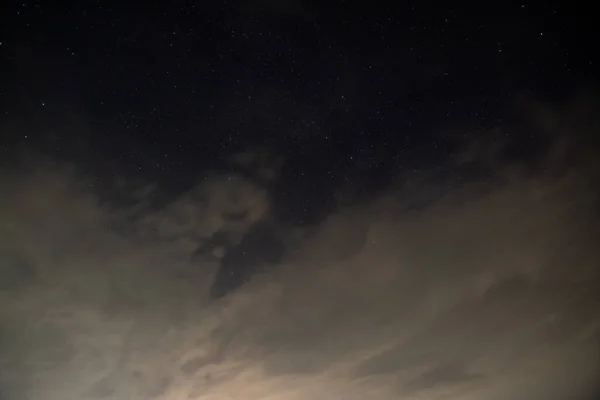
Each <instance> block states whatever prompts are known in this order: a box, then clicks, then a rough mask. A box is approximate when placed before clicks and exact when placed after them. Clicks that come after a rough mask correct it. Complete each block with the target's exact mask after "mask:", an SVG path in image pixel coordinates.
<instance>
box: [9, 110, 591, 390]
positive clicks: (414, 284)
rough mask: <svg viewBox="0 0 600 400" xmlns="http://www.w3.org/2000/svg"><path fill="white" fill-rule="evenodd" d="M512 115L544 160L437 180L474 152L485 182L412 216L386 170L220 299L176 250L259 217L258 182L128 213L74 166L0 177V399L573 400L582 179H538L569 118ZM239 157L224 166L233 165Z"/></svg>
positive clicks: (586, 339)
mask: <svg viewBox="0 0 600 400" xmlns="http://www.w3.org/2000/svg"><path fill="white" fill-rule="evenodd" d="M530 104H531V103H530ZM541 110H542V111H544V109H541ZM577 110H580V108H577ZM528 115H529V116H530V117H532V118H531V120H534V121H538V122H540V121H541V122H542V128H543V129H546V130H548V129H550V130H552V129H554V130H553V131H552V132H550V133H551V134H552V135H554V136H556V135H557V134H559V135H558V138H557V139H556V140H554V139H553V141H552V143H561V147H560V148H559V150H561V151H554V149H555V148H556V147H552V146H551V147H550V150H551V151H549V152H547V153H545V154H549V156H548V157H541V158H540V159H541V160H546V161H544V162H541V164H540V165H541V168H537V169H535V170H531V169H530V170H529V172H528V173H525V172H526V171H525V170H523V169H522V167H520V166H517V164H515V162H514V161H515V160H514V159H511V158H510V157H508V158H507V159H505V160H509V161H510V163H509V164H506V163H505V161H502V160H503V158H502V157H501V154H503V153H502V147H498V146H496V145H497V144H498V143H499V142H494V143H493V144H494V145H495V146H492V147H490V149H491V150H490V151H489V152H482V150H481V147H480V148H479V149H477V150H475V151H469V152H463V153H462V154H461V156H460V157H457V158H455V159H454V161H453V162H454V163H455V164H456V165H453V166H448V168H450V167H452V168H454V167H458V166H461V165H464V164H465V163H467V161H468V162H475V163H477V162H479V161H481V159H482V155H484V156H483V161H490V160H492V159H494V160H496V161H494V162H492V163H488V166H490V165H491V166H492V167H493V168H492V169H493V170H494V173H495V174H496V175H495V176H497V177H499V178H498V179H492V180H490V181H489V182H487V183H486V182H464V183H462V184H461V185H459V186H457V187H455V188H454V189H453V190H448V191H446V192H445V193H441V194H438V195H436V196H434V198H429V201H428V202H427V206H423V207H416V208H415V207H412V206H411V204H413V198H414V197H418V194H419V193H421V192H426V193H429V192H430V190H429V189H431V188H430V186H435V185H436V184H435V183H431V179H430V178H432V177H433V176H434V175H435V171H431V173H427V172H426V173H424V174H422V175H421V176H419V177H418V178H415V177H413V176H411V175H408V176H407V175H403V176H401V177H400V178H399V179H398V184H397V185H395V186H393V187H390V188H389V190H388V191H386V192H385V193H381V194H379V195H377V196H375V197H374V198H373V199H371V201H370V202H367V203H365V204H362V205H355V206H352V207H350V206H349V207H346V208H343V209H340V210H338V211H337V212H336V213H334V214H333V215H331V216H330V217H329V218H327V219H326V220H325V221H323V222H322V223H321V224H320V225H319V226H318V227H316V228H310V229H308V228H306V229H305V230H303V231H301V232H300V234H298V235H296V236H294V238H295V239H294V240H293V241H290V242H289V243H293V245H289V247H288V248H287V250H286V252H285V254H284V257H283V259H282V261H281V262H279V263H278V265H276V266H273V267H271V268H269V269H268V270H267V271H266V272H263V273H258V274H255V275H254V276H252V279H250V280H249V282H247V283H246V284H245V285H243V286H241V287H239V288H238V289H237V290H236V291H234V292H232V293H231V294H230V295H229V296H226V297H224V298H221V299H219V300H213V299H211V298H210V296H209V290H210V284H211V282H212V279H213V276H214V274H215V273H216V268H217V267H216V265H215V264H214V263H212V264H211V262H210V261H209V259H208V257H207V258H206V260H205V259H204V258H202V257H200V258H195V257H194V253H195V252H196V251H197V249H198V247H199V246H200V245H201V244H202V243H204V242H205V241H206V240H207V239H209V238H210V237H212V236H213V235H214V234H215V233H216V232H220V231H225V232H227V233H228V234H229V235H230V237H231V238H230V242H228V243H229V244H236V243H238V242H239V241H240V240H242V238H243V237H244V235H245V234H246V233H247V232H248V230H249V229H251V227H252V226H253V225H254V224H256V223H260V222H261V221H263V220H265V219H269V218H270V207H271V204H270V201H271V199H270V198H269V193H268V191H267V190H266V189H265V187H263V186H261V185H259V184H257V183H256V182H254V181H252V180H249V179H248V178H246V177H244V176H243V175H239V174H233V175H220V174H213V175H211V176H210V177H209V178H208V179H205V180H204V181H202V182H201V183H199V185H198V186H197V187H196V188H194V189H193V190H191V191H190V192H189V193H186V194H184V195H183V196H181V197H180V198H178V199H176V200H174V201H173V202H172V203H170V204H168V205H167V206H166V207H164V208H162V209H160V210H154V211H152V212H145V213H141V214H132V213H131V210H130V209H121V208H114V207H108V206H107V205H105V204H104V203H102V202H101V201H99V199H98V198H97V196H96V195H95V194H94V191H93V190H92V188H90V187H89V184H87V183H86V182H87V181H86V180H85V179H84V178H83V177H81V176H79V175H78V174H77V173H76V172H77V171H76V168H75V167H74V166H68V165H61V164H59V163H52V162H45V163H41V162H39V163H36V164H34V165H33V167H32V166H29V167H27V168H20V169H13V170H4V171H2V173H1V174H0V182H1V185H2V186H1V187H0V192H1V193H2V196H0V207H1V208H0V209H1V210H2V211H1V212H2V216H1V222H0V223H1V224H2V225H1V227H0V235H1V238H2V242H1V243H0V255H1V256H2V259H1V260H0V262H1V263H2V264H1V268H0V335H1V337H0V339H1V340H0V343H2V345H1V346H2V347H0V351H1V353H0V389H1V390H2V391H3V393H2V394H3V395H4V396H5V397H6V398H8V399H13V398H14V399H19V398H28V397H29V398H38V399H42V398H43V399H48V400H54V399H56V400H58V399H60V400H70V399H100V398H105V399H118V398H123V397H127V398H130V399H149V398H154V399H165V400H179V399H244V400H254V399H273V400H277V399H282V400H283V399H285V400H293V399H306V398H311V399H328V400H330V399H364V398H373V399H382V400H386V399H397V398H399V397H401V398H402V399H406V400H412V399H425V398H426V399H428V400H433V399H442V398H443V399H456V400H471V399H505V398H511V399H514V398H523V399H531V400H536V399H545V400H546V399H561V398H567V397H570V398H578V397H577V396H576V395H574V394H573V393H576V394H581V395H584V394H586V393H587V391H588V390H590V391H591V389H592V387H591V386H590V385H591V384H592V383H593V382H594V379H595V378H596V377H597V375H595V374H596V373H597V372H598V371H597V368H598V364H597V363H598V360H599V358H598V347H597V346H598V343H599V341H598V333H599V329H600V320H599V319H598V317H597V315H596V314H597V309H598V305H599V304H598V302H599V300H600V298H599V297H598V293H599V292H598V288H597V285H595V283H594V280H595V279H596V278H597V276H596V275H597V271H596V270H595V268H596V266H597V262H598V260H599V259H600V258H599V254H598V249H597V244H596V243H595V242H594V239H593V238H597V237H598V236H599V235H598V234H599V233H600V232H598V228H597V225H596V224H595V221H596V220H595V218H597V214H596V212H597V210H595V209H594V207H595V204H597V200H598V198H597V193H596V192H594V191H592V190H591V189H592V188H593V186H592V185H591V183H593V182H594V181H593V179H597V175H594V168H593V166H594V164H593V161H590V162H589V163H587V159H585V158H581V159H578V160H577V163H572V162H570V163H563V164H562V165H563V167H562V168H553V167H556V166H558V165H560V162H559V161H561V162H562V161H564V160H567V159H570V158H569V157H570V154H571V153H570V150H569V148H568V147H565V145H564V144H562V143H563V142H562V140H563V139H565V138H566V136H565V135H563V132H562V131H560V130H557V129H555V128H556V127H557V126H561V124H564V123H565V122H567V123H569V124H571V122H569V121H570V120H569V119H568V118H569V115H572V114H567V115H562V114H561V113H558V112H556V111H553V112H551V113H550V114H547V115H543V113H542V114H540V112H539V111H536V112H535V113H533V112H532V111H529V112H528ZM537 125H538V127H537V128H535V129H540V127H539V124H537ZM535 126H536V124H532V125H531V126H529V125H524V126H515V127H508V128H506V127H505V128H503V129H517V130H518V129H534V127H535ZM497 134H498V132H495V133H492V136H491V137H494V135H497ZM554 136H551V137H554ZM566 142H567V143H572V144H573V146H574V148H577V146H578V142H577V141H576V140H575V141H574V140H567V141H566ZM484 144H485V143H484ZM480 146H481V145H480ZM565 149H566V150H565ZM252 154H255V153H252ZM252 154H249V155H245V156H244V157H238V158H237V161H238V162H241V163H242V164H244V165H250V164H251V161H252V160H253V159H254V158H253V156H252ZM489 154H494V155H498V157H496V158H493V157H491V156H489ZM578 154H583V153H578ZM475 165H477V164H475ZM548 171H552V173H549V172H548ZM275 175H276V174H270V175H269V174H267V176H275ZM490 182H491V183H490ZM142 197H143V196H142ZM132 215H136V216H135V217H132ZM282 232H287V231H285V230H282ZM292 234H293V233H291V232H290V233H289V235H292ZM228 240H229V239H228Z"/></svg>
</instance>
